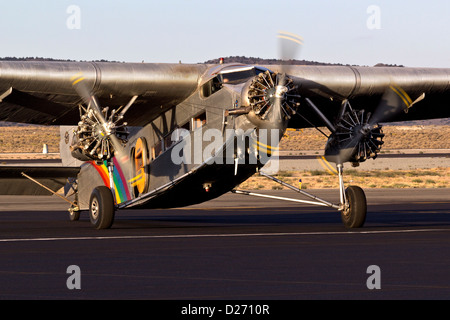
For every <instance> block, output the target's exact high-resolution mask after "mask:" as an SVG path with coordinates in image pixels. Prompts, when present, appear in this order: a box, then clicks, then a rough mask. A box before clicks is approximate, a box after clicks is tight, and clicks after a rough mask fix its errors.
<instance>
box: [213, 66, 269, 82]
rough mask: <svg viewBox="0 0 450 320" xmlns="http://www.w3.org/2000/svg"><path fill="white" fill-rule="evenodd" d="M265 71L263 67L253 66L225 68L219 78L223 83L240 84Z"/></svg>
mask: <svg viewBox="0 0 450 320" xmlns="http://www.w3.org/2000/svg"><path fill="white" fill-rule="evenodd" d="M261 72H263V71H262V70H261V69H259V68H256V67H252V68H246V69H244V68H241V69H235V70H224V71H222V72H220V74H219V80H220V82H221V83H223V84H238V83H243V82H246V81H247V80H249V79H251V78H254V77H255V76H257V75H258V74H259V73H261Z"/></svg>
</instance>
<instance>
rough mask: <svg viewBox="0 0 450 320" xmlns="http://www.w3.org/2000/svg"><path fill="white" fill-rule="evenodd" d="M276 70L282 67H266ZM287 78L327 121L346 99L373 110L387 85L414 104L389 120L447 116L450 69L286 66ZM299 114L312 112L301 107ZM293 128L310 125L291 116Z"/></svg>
mask: <svg viewBox="0 0 450 320" xmlns="http://www.w3.org/2000/svg"><path fill="white" fill-rule="evenodd" d="M266 67H267V68H272V70H274V71H276V70H277V69H278V70H283V69H282V68H286V67H285V66H284V67H279V68H277V67H275V66H266ZM288 75H290V76H291V77H292V78H293V80H294V82H295V84H296V86H298V90H299V93H300V95H301V96H302V97H305V98H311V99H312V100H313V101H314V103H315V104H317V106H318V107H319V108H320V109H321V111H322V112H323V113H324V114H325V115H326V116H327V118H328V119H333V118H336V117H338V113H339V110H340V105H341V103H342V101H343V100H345V99H348V100H349V101H350V102H351V105H352V107H355V109H365V110H367V111H373V110H374V109H375V108H376V106H377V105H378V104H379V102H380V100H381V97H382V96H383V94H384V93H385V92H386V90H387V89H388V88H389V86H390V85H395V86H397V87H400V88H401V89H403V90H404V91H405V92H406V93H407V94H408V95H409V97H410V98H411V100H412V101H413V102H416V103H415V104H414V105H413V106H412V107H411V108H410V109H409V110H408V113H402V114H400V115H399V116H397V117H396V118H394V119H391V121H408V120H426V119H436V118H447V117H450V69H438V68H403V67H353V66H289V67H288ZM300 108H302V114H304V115H305V114H306V116H307V117H309V116H310V117H311V118H312V119H314V120H315V121H313V122H314V123H315V124H317V125H318V126H321V123H320V121H318V119H317V118H316V119H315V115H314V113H313V112H311V113H310V114H308V106H307V105H302V106H301V107H300ZM289 126H290V127H292V128H302V127H308V126H310V125H309V124H308V123H306V122H304V121H303V120H302V119H301V118H299V117H293V119H292V121H291V122H290V124H289Z"/></svg>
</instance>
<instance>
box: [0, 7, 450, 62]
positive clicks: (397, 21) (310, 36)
mask: <svg viewBox="0 0 450 320" xmlns="http://www.w3.org/2000/svg"><path fill="white" fill-rule="evenodd" d="M0 3H1V6H0V8H1V10H0V30H2V35H1V42H0V48H1V49H0V57H6V56H16V57H36V56H37V57H47V58H57V59H73V60H100V59H105V60H117V61H125V62H141V61H142V60H144V61H145V62H170V63H177V62H178V61H180V60H181V61H182V62H184V63H197V62H203V61H205V60H209V59H215V58H219V57H226V56H236V55H238V56H252V57H261V58H277V57H278V50H277V43H278V42H277V38H276V37H277V33H278V31H280V30H283V31H289V32H292V33H295V34H299V35H301V36H303V38H304V46H303V48H302V50H301V52H300V55H299V56H298V57H297V58H298V59H306V60H313V61H320V62H330V63H344V64H356V65H369V66H371V65H374V64H376V63H379V62H382V63H389V64H403V65H406V66H410V67H445V68H450V1H448V0H445V1H444V0H429V1H423V0H421V1H419V0H409V1H398V0H397V1H395V0H394V1H393V0H391V1H385V0H370V1H367V0H347V1H325V0H316V1H311V0H276V1H267V0H259V1H256V0H228V1H226V0H223V1H217V0H214V1H213V0H164V1H161V0H158V1H153V0H150V1H144V0H90V1H87V0H69V1H67V0H40V1H30V0H15V1H9V0H8V1H5V0H0ZM70 6H75V8H78V9H79V15H78V13H77V12H76V11H70V10H69V12H68V8H69V7H70ZM370 8H372V9H371V10H369V11H368V9H370ZM373 8H375V9H376V10H375V11H374V10H373ZM368 24H369V26H368ZM369 27H370V28H369Z"/></svg>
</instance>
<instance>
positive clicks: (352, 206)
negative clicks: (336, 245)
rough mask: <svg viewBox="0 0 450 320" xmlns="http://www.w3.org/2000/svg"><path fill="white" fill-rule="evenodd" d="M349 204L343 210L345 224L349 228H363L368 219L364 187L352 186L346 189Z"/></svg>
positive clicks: (342, 216) (342, 215)
mask: <svg viewBox="0 0 450 320" xmlns="http://www.w3.org/2000/svg"><path fill="white" fill-rule="evenodd" d="M345 195H346V198H347V202H348V205H347V206H345V208H344V209H343V210H342V211H341V218H342V222H343V223H344V226H345V227H346V228H349V229H354V228H362V227H363V225H364V222H365V221H366V214H367V201H366V195H365V194H364V191H363V189H361V188H360V187H356V186H350V187H348V188H347V189H346V190H345Z"/></svg>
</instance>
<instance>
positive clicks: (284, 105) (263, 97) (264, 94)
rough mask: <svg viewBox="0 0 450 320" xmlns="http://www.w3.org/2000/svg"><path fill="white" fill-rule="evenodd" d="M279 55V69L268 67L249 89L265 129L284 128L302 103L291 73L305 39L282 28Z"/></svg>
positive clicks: (253, 104)
mask: <svg viewBox="0 0 450 320" xmlns="http://www.w3.org/2000/svg"><path fill="white" fill-rule="evenodd" d="M278 42H279V43H278V49H279V57H280V58H281V60H282V63H281V70H280V72H279V73H272V72H270V71H266V72H264V73H261V74H259V75H258V76H257V77H256V78H255V79H254V80H253V82H252V84H251V85H250V90H249V93H248V96H249V101H250V106H251V107H252V109H253V111H254V112H255V114H256V115H257V116H259V118H260V119H262V120H265V121H264V122H263V123H262V124H261V125H260V127H261V128H264V129H283V126H285V125H286V121H287V120H288V119H290V118H291V116H292V115H294V114H296V109H297V106H298V105H299V104H298V103H297V101H296V100H295V99H296V98H300V96H298V95H295V94H294V93H293V91H295V89H296V87H295V86H294V82H293V80H292V79H291V78H290V77H289V76H288V74H289V62H290V61H292V60H293V59H294V58H295V57H296V55H297V54H298V52H299V50H300V48H301V46H302V45H303V39H302V38H301V37H300V36H297V35H295V34H293V33H288V32H279V34H278Z"/></svg>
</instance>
